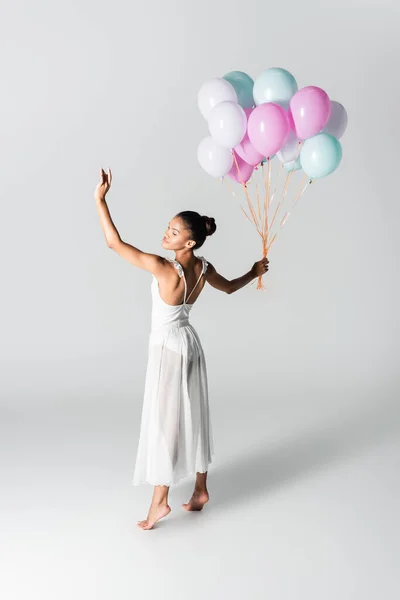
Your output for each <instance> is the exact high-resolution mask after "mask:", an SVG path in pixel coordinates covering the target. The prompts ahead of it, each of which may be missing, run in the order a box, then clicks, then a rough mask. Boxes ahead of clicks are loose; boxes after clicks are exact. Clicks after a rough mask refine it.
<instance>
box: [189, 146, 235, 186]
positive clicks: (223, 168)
mask: <svg viewBox="0 0 400 600" xmlns="http://www.w3.org/2000/svg"><path fill="white" fill-rule="evenodd" d="M197 158H198V160H199V163H200V165H201V167H202V168H203V169H204V170H205V171H206V173H208V174H209V175H211V176H212V177H224V175H226V174H227V173H229V171H230V170H231V168H232V165H233V155H232V152H231V151H230V150H228V149H227V148H222V147H221V146H218V144H217V143H216V142H215V140H213V138H212V137H211V136H208V137H206V138H204V139H203V140H201V142H200V144H199V146H198V148H197Z"/></svg>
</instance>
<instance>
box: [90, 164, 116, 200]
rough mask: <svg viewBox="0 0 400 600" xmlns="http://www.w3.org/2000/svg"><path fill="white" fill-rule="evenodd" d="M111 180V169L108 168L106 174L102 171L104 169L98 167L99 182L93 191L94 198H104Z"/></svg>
mask: <svg viewBox="0 0 400 600" xmlns="http://www.w3.org/2000/svg"><path fill="white" fill-rule="evenodd" d="M111 181H112V174H111V169H110V168H109V169H108V174H107V173H106V172H105V171H104V169H100V183H98V184H97V186H96V189H95V191H94V197H95V199H96V200H104V198H105V197H106V194H107V192H108V190H109V189H110V186H111Z"/></svg>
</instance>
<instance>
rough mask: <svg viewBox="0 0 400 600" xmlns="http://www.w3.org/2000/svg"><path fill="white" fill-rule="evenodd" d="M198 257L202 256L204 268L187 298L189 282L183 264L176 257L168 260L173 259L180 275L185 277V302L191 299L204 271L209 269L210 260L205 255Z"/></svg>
mask: <svg viewBox="0 0 400 600" xmlns="http://www.w3.org/2000/svg"><path fill="white" fill-rule="evenodd" d="M198 258H200V260H201V262H202V263H203V268H202V270H201V273H200V277H199V278H198V280H197V282H196V285H195V286H194V288H193V289H192V291H191V292H190V294H189V296H188V297H187V298H186V294H187V284H186V277H185V273H184V271H183V267H182V265H181V264H180V263H179V262H178V261H177V260H175V259H174V258H168V259H167V260H169V261H171V262H172V263H173V264H174V267H175V268H176V269H177V270H178V274H179V277H183V282H184V284H185V295H184V299H183V304H186V303H187V301H188V300H189V298H190V296H191V295H192V294H193V292H194V290H195V289H196V287H197V285H198V284H199V282H200V279H201V278H202V276H203V275H204V273H205V272H206V270H207V267H208V262H207V261H206V259H205V258H204V256H199V257H198Z"/></svg>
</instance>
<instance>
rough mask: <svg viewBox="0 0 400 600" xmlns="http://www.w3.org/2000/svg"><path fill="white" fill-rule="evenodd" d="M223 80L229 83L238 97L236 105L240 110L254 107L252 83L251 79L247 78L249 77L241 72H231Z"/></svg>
mask: <svg viewBox="0 0 400 600" xmlns="http://www.w3.org/2000/svg"><path fill="white" fill-rule="evenodd" d="M223 79H226V81H229V83H230V84H231V85H232V86H233V87H234V89H235V92H236V94H237V97H238V104H240V106H241V107H242V108H251V107H252V106H254V100H253V86H254V81H253V80H252V78H251V77H249V75H247V74H246V73H243V72H242V71H231V72H230V73H227V74H226V75H224V77H223Z"/></svg>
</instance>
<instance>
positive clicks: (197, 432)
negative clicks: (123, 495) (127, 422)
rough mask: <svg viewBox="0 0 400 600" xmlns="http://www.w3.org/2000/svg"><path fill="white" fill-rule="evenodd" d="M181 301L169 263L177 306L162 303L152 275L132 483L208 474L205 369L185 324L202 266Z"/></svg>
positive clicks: (165, 481)
mask: <svg viewBox="0 0 400 600" xmlns="http://www.w3.org/2000/svg"><path fill="white" fill-rule="evenodd" d="M198 258H200V259H201V260H202V263H203V268H202V272H201V274H200V277H199V279H198V280H197V283H196V285H195V286H194V288H193V290H192V291H191V292H190V294H189V296H188V297H187V298H186V294H187V285H186V278H185V274H184V271H183V267H182V265H181V264H180V263H178V262H177V261H176V260H173V259H167V260H170V261H171V262H172V263H173V264H174V266H175V267H176V269H177V270H178V273H179V276H180V277H183V278H184V283H185V295H184V301H183V304H180V305H176V306H172V305H170V304H167V303H166V302H164V300H162V298H161V296H160V293H159V287H158V281H157V279H156V277H155V276H154V275H153V281H152V284H151V292H152V301H153V304H152V317H151V332H150V338H149V353H148V363H147V370H146V379H145V390H144V399H143V407H142V416H141V425H140V434H139V442H138V448H137V456H136V464H135V470H134V475H133V481H132V484H133V485H140V484H141V483H150V484H151V485H168V486H170V485H171V484H175V483H177V482H178V481H179V480H180V479H182V478H183V477H187V476H188V475H194V474H195V473H196V472H201V473H204V472H206V471H208V465H209V464H210V463H211V462H212V458H211V456H212V454H214V442H213V434H212V429H211V419H210V410H209V404H208V382H207V369H206V361H205V357H204V352H203V348H202V346H201V342H200V339H199V336H198V334H197V332H196V330H195V329H194V327H193V326H192V325H191V323H190V322H189V314H190V311H191V309H192V307H193V304H188V303H187V300H189V298H190V296H191V295H192V293H193V291H194V289H195V288H196V287H197V285H198V283H199V282H200V280H201V278H202V276H203V275H204V273H205V272H206V269H207V266H208V263H207V261H206V260H205V258H204V257H202V256H199V257H198Z"/></svg>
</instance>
